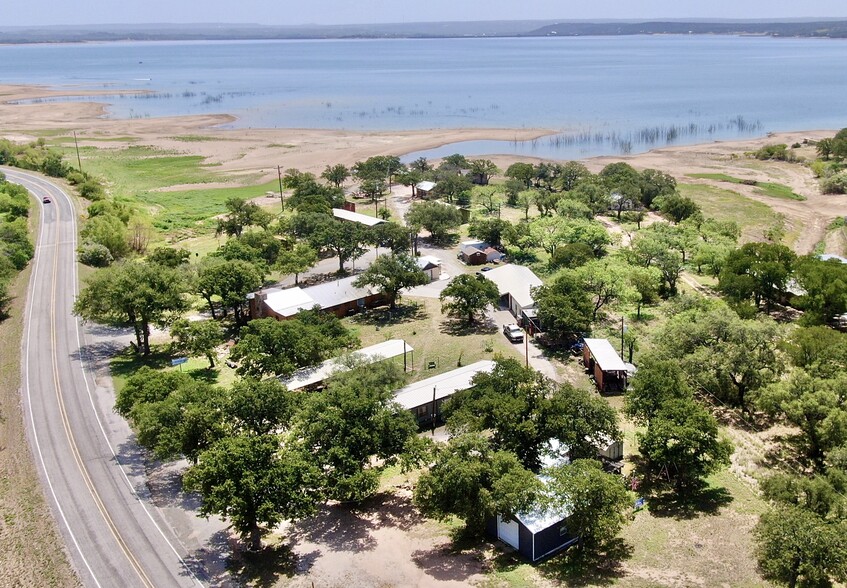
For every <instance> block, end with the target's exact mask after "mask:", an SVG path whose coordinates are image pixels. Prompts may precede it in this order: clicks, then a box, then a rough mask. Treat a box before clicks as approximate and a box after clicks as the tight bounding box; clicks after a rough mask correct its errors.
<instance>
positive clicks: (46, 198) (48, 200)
mask: <svg viewBox="0 0 847 588" xmlns="http://www.w3.org/2000/svg"><path fill="white" fill-rule="evenodd" d="M41 202H42V203H44V204H50V203H51V202H53V201H52V200H50V197H49V196H45V197H44V198H42V199H41Z"/></svg>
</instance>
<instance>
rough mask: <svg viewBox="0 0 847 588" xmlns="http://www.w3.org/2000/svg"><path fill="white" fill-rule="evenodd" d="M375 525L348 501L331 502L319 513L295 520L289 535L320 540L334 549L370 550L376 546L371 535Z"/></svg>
mask: <svg viewBox="0 0 847 588" xmlns="http://www.w3.org/2000/svg"><path fill="white" fill-rule="evenodd" d="M375 528H376V524H375V523H374V522H373V521H370V520H368V519H367V518H366V517H364V516H362V515H361V514H360V513H358V512H355V511H354V510H353V509H351V508H350V505H349V504H331V505H328V506H327V507H325V508H324V509H322V510H321V511H320V512H319V513H318V514H317V515H315V516H313V517H310V518H308V519H304V520H302V521H299V522H298V523H296V524H295V525H294V526H293V529H292V532H291V534H290V537H291V539H292V540H293V541H294V542H295V543H299V542H301V541H308V542H310V543H318V544H321V545H326V546H327V548H328V549H330V550H331V551H352V552H359V551H371V550H373V549H374V548H375V547H376V540H375V539H374V538H373V536H372V535H371V532H372V531H373V530H374V529H375Z"/></svg>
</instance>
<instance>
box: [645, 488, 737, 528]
mask: <svg viewBox="0 0 847 588" xmlns="http://www.w3.org/2000/svg"><path fill="white" fill-rule="evenodd" d="M732 501H733V497H732V494H730V493H729V491H728V490H727V489H726V488H723V487H720V488H716V487H713V486H703V487H699V488H696V487H695V488H690V489H687V490H679V489H671V488H668V489H665V490H664V491H660V492H656V493H654V494H651V495H650V496H649V497H648V498H647V505H648V507H649V508H650V514H652V515H654V516H657V517H672V518H674V519H677V520H683V519H694V518H697V517H698V516H700V515H716V514H718V513H719V512H720V510H721V508H723V507H725V506H727V505H729V504H730V503H731V502H732Z"/></svg>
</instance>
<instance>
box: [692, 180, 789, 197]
mask: <svg viewBox="0 0 847 588" xmlns="http://www.w3.org/2000/svg"><path fill="white" fill-rule="evenodd" d="M688 177H689V178H699V179H703V180H715V181H718V182H728V183H730V184H744V185H745V186H755V187H756V194H761V195H762V196H768V197H770V198H782V199H783V200H801V201H802V200H805V199H806V197H805V196H802V195H800V194H797V193H795V192H794V191H793V190H792V189H791V188H789V187H788V186H786V185H785V184H777V183H775V182H758V181H756V180H744V179H742V178H736V177H733V176H729V175H727V174H688Z"/></svg>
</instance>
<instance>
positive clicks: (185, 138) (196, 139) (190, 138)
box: [168, 135, 218, 143]
mask: <svg viewBox="0 0 847 588" xmlns="http://www.w3.org/2000/svg"><path fill="white" fill-rule="evenodd" d="M168 139H171V140H172V141H182V142H183V143H202V142H204V141H217V140H218V138H217V137H209V136H207V135H176V136H175V137H168Z"/></svg>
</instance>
